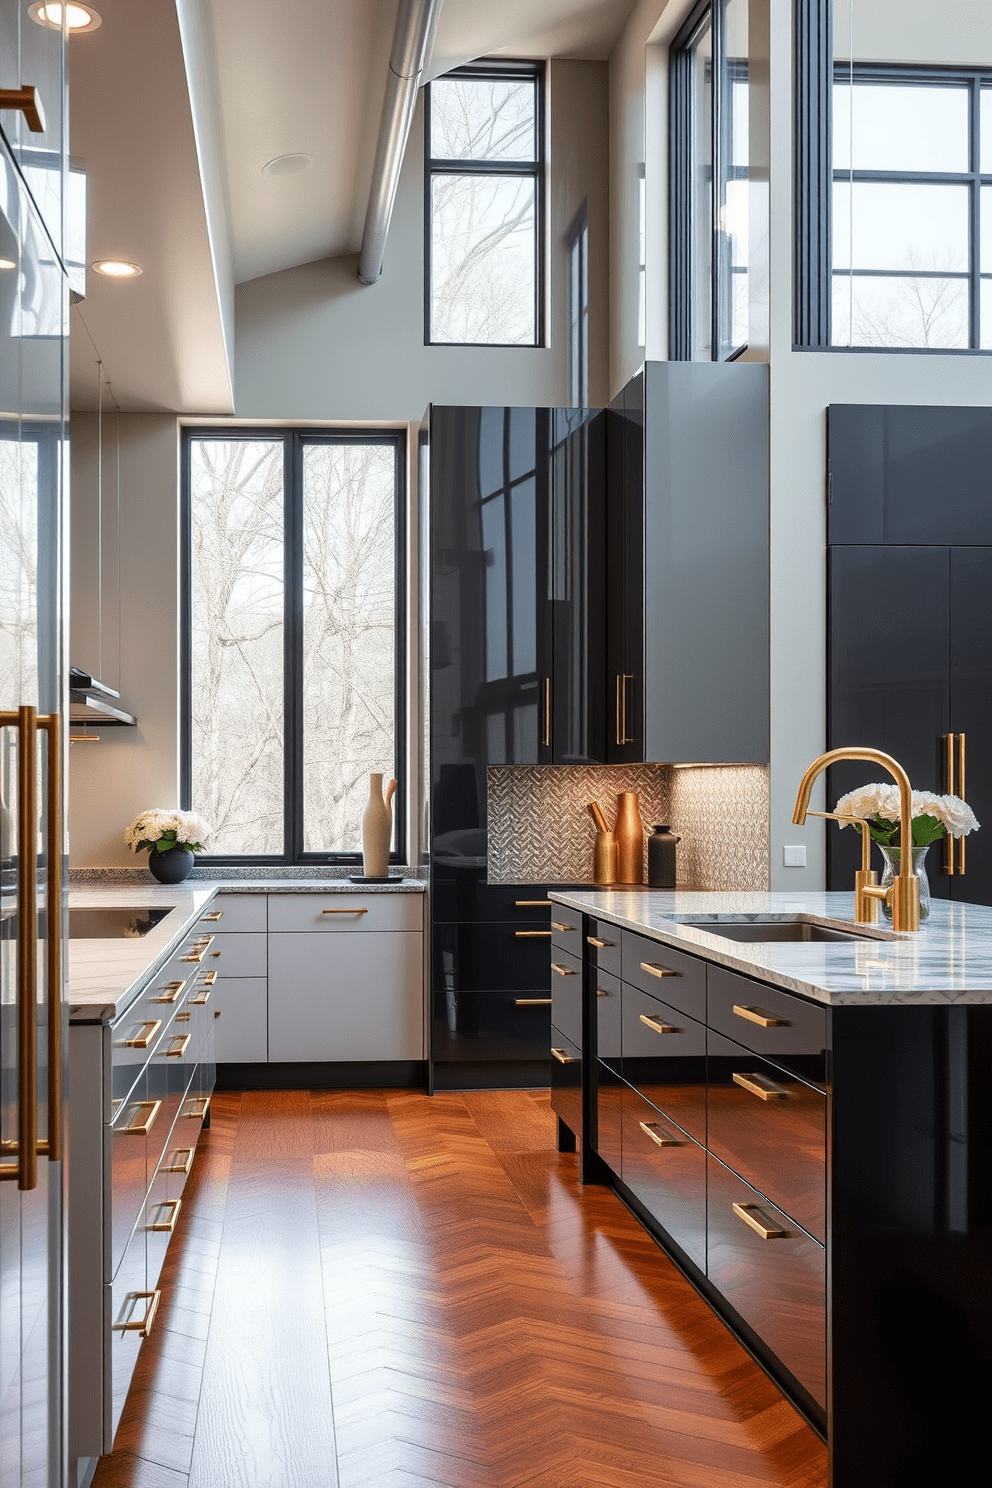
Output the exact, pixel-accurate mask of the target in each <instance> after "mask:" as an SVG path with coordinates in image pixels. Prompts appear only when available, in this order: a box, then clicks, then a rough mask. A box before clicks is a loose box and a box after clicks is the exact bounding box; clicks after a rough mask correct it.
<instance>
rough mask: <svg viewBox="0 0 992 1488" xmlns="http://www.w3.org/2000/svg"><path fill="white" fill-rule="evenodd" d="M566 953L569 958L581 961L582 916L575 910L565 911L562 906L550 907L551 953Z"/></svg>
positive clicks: (554, 905) (553, 905)
mask: <svg viewBox="0 0 992 1488" xmlns="http://www.w3.org/2000/svg"><path fill="white" fill-rule="evenodd" d="M559 951H567V953H568V954H569V955H570V956H575V957H576V958H577V959H578V960H579V961H581V960H582V916H581V915H580V914H579V912H578V910H577V909H566V908H565V906H564V905H563V904H552V906H551V953H552V956H555V955H557V953H558V952H559Z"/></svg>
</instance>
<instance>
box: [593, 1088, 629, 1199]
mask: <svg viewBox="0 0 992 1488" xmlns="http://www.w3.org/2000/svg"><path fill="white" fill-rule="evenodd" d="M620 1106H621V1084H620V1076H619V1075H618V1074H617V1073H616V1071H615V1070H613V1069H611V1068H610V1067H609V1065H607V1064H603V1063H601V1062H598V1063H597V1066H596V1151H597V1152H598V1153H599V1155H600V1157H601V1158H602V1159H603V1161H604V1162H605V1163H606V1164H607V1166H608V1167H610V1168H612V1169H613V1171H614V1173H616V1175H617V1177H618V1178H619V1176H620V1173H621V1169H622V1162H621V1158H622V1153H623V1135H622V1133H623V1118H622V1112H621V1108H620Z"/></svg>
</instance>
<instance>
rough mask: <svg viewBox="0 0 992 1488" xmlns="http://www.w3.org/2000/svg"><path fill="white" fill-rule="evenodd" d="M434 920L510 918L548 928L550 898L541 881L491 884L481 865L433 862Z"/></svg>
mask: <svg viewBox="0 0 992 1488" xmlns="http://www.w3.org/2000/svg"><path fill="white" fill-rule="evenodd" d="M431 893H432V896H433V899H432V913H433V918H434V921H435V923H437V924H440V923H445V924H452V925H454V924H462V923H465V922H474V923H477V924H478V923H483V922H485V921H487V920H512V921H513V923H514V924H516V925H528V924H529V925H535V926H544V927H545V928H548V927H549V926H550V923H551V900H550V899H549V897H548V890H547V887H546V886H545V885H544V884H491V883H487V882H486V870H485V868H461V869H455V868H453V867H452V866H451V864H449V863H437V862H436V863H435V865H434V875H433V881H432V885H431Z"/></svg>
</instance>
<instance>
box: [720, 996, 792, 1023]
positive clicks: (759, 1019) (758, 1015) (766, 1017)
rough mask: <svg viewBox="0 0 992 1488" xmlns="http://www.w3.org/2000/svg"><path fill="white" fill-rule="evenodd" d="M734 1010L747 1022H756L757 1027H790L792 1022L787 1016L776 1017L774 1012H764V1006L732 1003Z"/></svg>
mask: <svg viewBox="0 0 992 1488" xmlns="http://www.w3.org/2000/svg"><path fill="white" fill-rule="evenodd" d="M734 1012H735V1013H736V1014H737V1016H738V1018H746V1019H747V1021H748V1022H749V1023H757V1024H758V1026H759V1028H791V1027H792V1024H791V1023H790V1022H789V1020H788V1018H776V1016H775V1014H774V1013H766V1012H765V1010H764V1008H758V1007H748V1006H747V1005H746V1004H743V1003H737V1002H735V1003H734Z"/></svg>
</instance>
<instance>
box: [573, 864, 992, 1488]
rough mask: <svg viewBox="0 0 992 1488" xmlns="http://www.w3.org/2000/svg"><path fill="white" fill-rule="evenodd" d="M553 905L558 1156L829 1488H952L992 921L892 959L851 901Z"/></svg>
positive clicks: (882, 934) (975, 1421)
mask: <svg viewBox="0 0 992 1488" xmlns="http://www.w3.org/2000/svg"><path fill="white" fill-rule="evenodd" d="M552 899H553V902H554V906H555V908H554V909H553V911H552V915H553V926H554V930H553V938H552V948H553V956H552V999H553V1002H552V1022H553V1044H554V1048H553V1051H552V1052H553V1054H554V1058H555V1066H554V1067H555V1070H556V1085H555V1090H554V1095H553V1100H554V1105H555V1109H556V1111H557V1113H558V1116H559V1122H560V1143H559V1145H560V1146H562V1147H563V1148H567V1147H568V1145H569V1144H570V1141H569V1139H570V1137H571V1136H572V1135H573V1134H574V1137H576V1138H578V1139H579V1140H580V1142H581V1147H582V1171H583V1177H584V1179H585V1180H586V1181H594V1182H595V1181H598V1182H606V1183H608V1184H610V1185H612V1186H613V1187H614V1188H615V1190H616V1191H617V1193H618V1194H619V1195H620V1197H621V1198H622V1199H624V1201H625V1202H626V1203H628V1205H629V1206H630V1207H631V1208H632V1209H633V1210H634V1212H635V1213H636V1214H637V1215H638V1217H639V1218H640V1219H641V1221H642V1223H643V1224H644V1225H645V1226H646V1228H648V1229H649V1230H650V1231H651V1233H652V1234H653V1235H654V1236H655V1237H656V1239H658V1241H659V1242H660V1243H661V1244H662V1245H663V1246H664V1247H665V1249H666V1250H668V1252H669V1253H670V1254H671V1255H672V1257H673V1258H674V1259H675V1260H676V1262H677V1264H679V1265H680V1266H681V1267H682V1269H683V1270H684V1271H685V1273H686V1275H687V1276H688V1277H689V1278H690V1280H692V1282H693V1283H694V1284H695V1285H696V1286H697V1288H698V1289H699V1290H700V1292H701V1293H702V1294H703V1295H704V1296H705V1297H706V1298H707V1300H708V1301H709V1302H710V1303H711V1305H712V1306H713V1307H714V1308H715V1309H716V1310H717V1311H718V1312H719V1313H720V1314H721V1315H722V1316H723V1317H724V1319H725V1320H726V1321H727V1322H728V1324H729V1325H730V1326H731V1327H732V1328H733V1329H734V1331H735V1332H736V1333H737V1334H738V1336H739V1337H741V1338H742V1339H743V1341H744V1342H745V1343H746V1344H747V1346H748V1347H750V1348H751V1350H752V1352H753V1353H754V1354H755V1356H756V1357H757V1358H758V1359H759V1360H760V1361H761V1362H762V1363H763V1364H764V1365H765V1367H766V1368H767V1369H768V1370H769V1373H771V1374H772V1375H773V1377H774V1378H775V1379H776V1380H777V1381H778V1383H779V1384H780V1385H781V1386H782V1388H783V1389H784V1390H785V1391H786V1393H787V1394H788V1395H789V1396H790V1397H791V1398H792V1400H793V1401H794V1402H795V1403H796V1404H797V1405H798V1406H799V1407H800V1409H802V1410H803V1411H804V1413H805V1414H806V1415H807V1417H808V1419H810V1421H811V1422H812V1423H813V1424H814V1425H815V1426H816V1427H817V1428H818V1429H819V1430H820V1431H821V1432H822V1433H823V1434H824V1435H825V1436H826V1437H827V1440H828V1442H829V1447H830V1459H831V1483H832V1485H834V1488H861V1485H867V1484H871V1485H872V1488H888V1485H892V1488H895V1485H899V1488H905V1485H907V1484H915V1483H921V1484H922V1483H932V1482H934V1481H942V1480H944V1479H945V1478H947V1477H952V1478H958V1477H960V1478H961V1479H962V1480H966V1477H967V1474H966V1472H965V1468H966V1466H967V1465H968V1464H969V1463H970V1460H971V1458H972V1455H973V1454H977V1453H979V1452H980V1451H981V1449H982V1446H983V1437H984V1434H983V1431H982V1425H981V1423H982V1402H983V1400H984V1399H985V1398H987V1395H988V1390H989V1386H990V1384H992V1351H990V1340H992V1287H990V1286H989V1281H988V1278H989V1275H990V1274H992V910H990V909H988V908H984V907H981V906H974V905H966V904H957V903H946V902H938V903H935V904H934V905H933V910H932V913H931V916H930V918H929V919H928V920H927V921H925V922H924V924H923V926H922V928H921V930H920V932H919V933H917V934H912V935H904V934H900V935H895V934H894V933H893V932H892V931H891V929H889V928H888V927H887V926H886V924H885V922H884V920H883V921H881V922H880V923H879V924H878V925H877V926H876V925H855V924H854V923H853V919H854V903H853V896H852V895H845V894H834V893H831V894H822V893H814V894H784V893H770V894H740V895H738V894H707V893H699V892H692V893H680V892H678V891H674V892H664V891H659V890H637V889H620V890H612V891H611V890H604V891H598V892H593V893H575V894H573V893H553V894H552ZM799 936H809V937H813V938H812V939H799V938H798V937H799ZM735 937H745V938H743V939H738V938H735ZM776 937H786V938H783V939H778V938H776Z"/></svg>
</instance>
